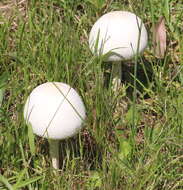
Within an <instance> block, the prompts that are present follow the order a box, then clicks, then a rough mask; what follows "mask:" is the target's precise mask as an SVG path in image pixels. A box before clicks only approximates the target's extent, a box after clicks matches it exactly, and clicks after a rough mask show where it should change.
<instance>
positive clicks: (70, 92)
mask: <svg viewBox="0 0 183 190" xmlns="http://www.w3.org/2000/svg"><path fill="white" fill-rule="evenodd" d="M55 89H56V90H55ZM38 92H40V93H41V94H40V95H39V96H40V97H39V98H38V99H37V100H34V99H35V98H36V97H35V96H36V93H38ZM59 94H60V95H59ZM32 97H33V100H34V101H35V105H34V104H33V103H32V102H30V100H29V103H30V104H31V105H32V104H33V105H32V107H31V108H29V106H28V107H27V108H28V109H29V110H28V111H30V113H31V114H33V116H31V114H30V113H29V118H28V122H30V123H31V122H32V123H31V124H32V127H33V130H34V133H35V134H37V135H39V136H42V137H46V138H48V141H49V144H50V156H51V159H52V166H53V168H55V169H59V140H60V139H65V138H69V137H71V136H73V135H74V134H76V133H77V132H78V131H79V129H80V128H81V124H82V122H83V121H84V118H85V108H84V104H83V102H82V100H81V98H80V97H79V95H78V94H77V92H76V91H75V90H74V89H73V88H71V87H70V86H69V85H66V84H64V83H58V82H57V83H56V82H52V83H50V82H48V83H44V84H42V85H40V86H38V87H37V88H35V90H33V93H31V95H30V97H29V98H30V99H31V98H32ZM40 98H41V99H40ZM46 98H48V100H47V102H45V103H44V104H46V107H45V105H44V104H43V102H41V103H40V101H44V100H42V99H46ZM72 98H73V100H72ZM37 101H38V105H39V106H40V107H42V106H43V107H42V108H40V111H41V109H42V111H43V112H46V113H45V114H44V113H43V115H42V113H38V112H37V111H35V109H36V110H37V108H36V106H38V105H36V102H37ZM55 101H56V102H55ZM76 102H77V103H76ZM50 103H51V104H50ZM55 103H56V104H55ZM73 103H74V105H73ZM27 104H28V103H27ZM47 104H48V106H47ZM52 104H53V105H52ZM31 105H30V106H31ZM49 105H50V106H51V107H49ZM26 106H27V105H26ZM26 106H25V107H26ZM62 106H64V108H62ZM53 108H54V110H52V113H51V115H52V116H51V117H50V116H49V115H48V116H49V117H50V120H49V121H48V120H47V119H48V118H45V117H46V115H47V114H50V110H49V109H53ZM25 109H26V108H25ZM43 109H44V110H43ZM45 109H46V110H45ZM47 109H48V110H47ZM63 109H66V110H63ZM67 109H68V110H67ZM72 110H73V111H72ZM34 111H35V112H37V114H38V117H39V115H40V116H41V118H40V120H41V119H43V120H45V121H37V122H38V126H36V125H37V124H36V123H37V122H36V123H35V121H36V120H37V119H38V118H37V119H36V118H35V119H36V120H35V119H34V118H32V117H34V115H35V113H34ZM67 112H69V113H70V115H68V114H69V113H67ZM64 115H65V117H66V118H64ZM76 115H77V118H76ZM36 117H37V116H36ZM68 117H69V118H68ZM72 117H75V118H73V119H72ZM29 120H30V121H29ZM46 120H47V122H48V124H47V126H46V127H45V126H44V125H45V124H46ZM70 120H71V121H70ZM75 121H76V123H73V122H75ZM62 122H63V123H65V124H66V126H64V124H62ZM37 127H42V128H43V129H44V131H42V130H43V129H37ZM65 127H67V128H65ZM53 128H54V129H53ZM53 130H54V133H53ZM57 130H58V131H57ZM56 131H57V132H56ZM58 133H59V134H58Z"/></svg>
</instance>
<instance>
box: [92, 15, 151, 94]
mask: <svg viewBox="0 0 183 190" xmlns="http://www.w3.org/2000/svg"><path fill="white" fill-rule="evenodd" d="M147 41H148V37H147V31H146V28H145V26H144V24H143V23H142V21H141V19H140V18H139V17H138V16H136V15H135V14H134V13H131V12H127V11H113V12H109V13H107V14H105V15H103V16H102V17H100V18H99V19H98V20H97V21H96V22H95V24H94V25H93V27H92V29H91V32H90V35H89V46H90V49H91V51H92V52H93V53H94V54H95V55H97V56H99V55H105V54H107V53H109V56H108V57H107V60H106V61H108V62H113V63H114V64H113V71H112V78H113V79H112V80H113V81H112V83H113V89H114V91H116V90H117V89H118V87H119V85H120V83H121V75H122V74H121V61H124V60H129V59H131V58H132V57H134V56H135V55H136V54H138V53H141V52H142V51H143V50H144V49H145V47H146V46H147Z"/></svg>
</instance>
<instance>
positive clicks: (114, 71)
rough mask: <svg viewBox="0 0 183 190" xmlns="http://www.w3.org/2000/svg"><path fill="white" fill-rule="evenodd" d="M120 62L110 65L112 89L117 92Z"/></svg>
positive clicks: (120, 73) (119, 81)
mask: <svg viewBox="0 0 183 190" xmlns="http://www.w3.org/2000/svg"><path fill="white" fill-rule="evenodd" d="M121 65H122V64H121V62H115V63H114V64H112V89H113V91H114V92H117V91H118V89H119V87H120V84H121V77H122V72H121Z"/></svg>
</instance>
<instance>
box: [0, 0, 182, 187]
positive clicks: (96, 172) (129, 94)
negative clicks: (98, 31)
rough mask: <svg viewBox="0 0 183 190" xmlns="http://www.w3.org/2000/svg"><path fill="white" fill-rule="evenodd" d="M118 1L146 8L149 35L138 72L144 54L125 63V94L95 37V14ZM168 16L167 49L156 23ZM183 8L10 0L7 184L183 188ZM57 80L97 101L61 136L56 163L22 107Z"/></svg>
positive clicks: (1, 15)
mask: <svg viewBox="0 0 183 190" xmlns="http://www.w3.org/2000/svg"><path fill="white" fill-rule="evenodd" d="M113 10H127V11H131V12H134V13H135V14H137V15H138V16H139V17H140V18H141V19H142V20H143V22H144V23H145V26H146V28H147V30H148V35H149V43H148V47H147V48H146V50H145V52H144V54H143V55H142V56H141V57H140V58H139V59H138V62H136V66H137V73H135V75H134V61H135V60H132V61H131V62H128V63H124V64H123V79H122V85H121V88H120V90H119V92H118V93H117V94H114V93H113V92H112V90H111V88H110V85H111V83H110V65H108V64H107V63H103V62H102V59H98V58H96V57H94V56H93V55H92V54H91V52H90V50H89V47H88V35H89V32H90V29H91V27H92V25H93V24H94V22H95V21H96V20H97V19H98V18H99V17H100V16H101V15H103V14H104V13H107V12H109V11H113ZM161 16H164V18H165V26H166V33H167V48H166V52H165V55H164V57H163V58H161V59H160V58H157V57H156V56H155V55H154V50H153V45H152V36H153V33H152V28H153V27H154V26H155V23H157V21H158V19H159V18H160V17H161ZM182 18H183V3H182V0H138V1H137V0H30V1H28V0H19V1H18V0H16V1H15V0H11V1H10V0H3V1H0V105H1V106H0V189H11V190H15V189H23V190H24V189H25V190H26V189H28V190H47V189H51V190H54V189H56V190H58V189H60V190H61V189H68V190H71V189H72V190H74V189H103V190H112V189H114V190H121V189H122V190H123V189H124V190H128V189H129V190H132V189H135V190H141V189H146V190H160V189H161V190H174V189H183V128H182V126H183V70H182V68H183V35H182V34H183V20H182ZM47 81H61V82H65V83H68V84H70V85H71V86H72V87H73V88H75V89H76V90H77V91H78V92H79V94H80V95H81V96H82V98H83V100H84V103H85V106H86V110H87V119H86V121H85V123H84V129H83V130H82V131H81V133H80V134H79V135H78V136H76V137H74V138H72V139H69V140H68V141H63V142H62V143H61V155H62V167H61V170H60V171H58V172H56V173H55V172H53V169H52V168H51V165H50V159H49V154H48V144H47V141H46V140H43V139H41V138H38V137H34V136H32V133H31V132H30V130H28V127H27V126H26V125H25V122H24V120H23V114H22V112H23V106H24V103H25V100H26V98H27V96H28V95H29V93H30V92H31V91H32V90H33V89H34V88H35V87H36V86H37V85H39V84H41V83H44V82H47ZM134 81H135V82H134ZM134 84H135V85H134ZM134 92H135V93H134ZM116 105H117V108H118V109H116Z"/></svg>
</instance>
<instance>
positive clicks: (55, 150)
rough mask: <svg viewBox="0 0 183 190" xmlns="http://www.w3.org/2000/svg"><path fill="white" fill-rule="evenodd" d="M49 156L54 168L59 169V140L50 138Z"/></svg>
mask: <svg viewBox="0 0 183 190" xmlns="http://www.w3.org/2000/svg"><path fill="white" fill-rule="evenodd" d="M49 146H50V156H51V160H52V166H53V168H54V169H59V140H50V141H49Z"/></svg>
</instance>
